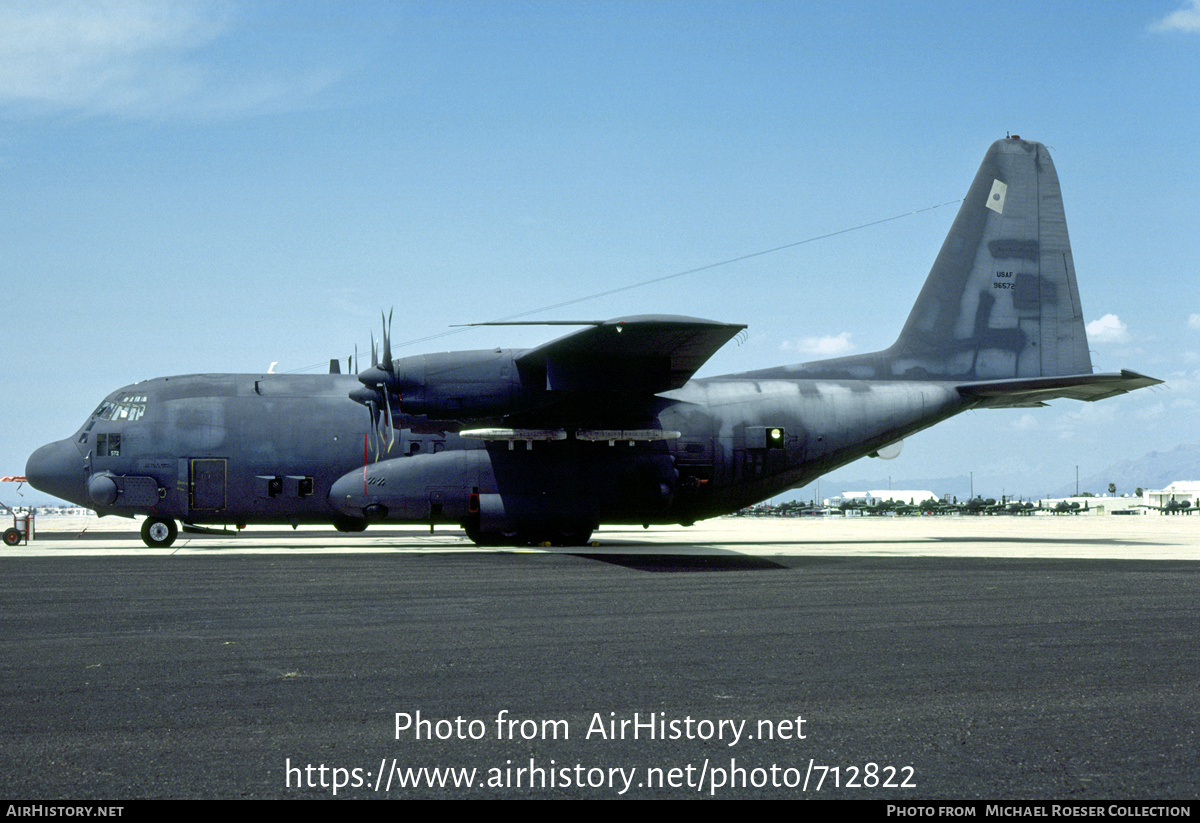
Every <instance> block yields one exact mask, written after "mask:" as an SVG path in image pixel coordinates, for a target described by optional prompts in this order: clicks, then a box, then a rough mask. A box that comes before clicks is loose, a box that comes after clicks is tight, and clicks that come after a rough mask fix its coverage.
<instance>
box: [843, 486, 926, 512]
mask: <svg viewBox="0 0 1200 823" xmlns="http://www.w3.org/2000/svg"><path fill="white" fill-rule="evenodd" d="M930 498H932V499H934V500H936V499H937V495H936V494H934V493H933V492H931V491H929V490H928V489H871V490H869V491H862V492H856V491H845V492H842V493H841V494H839V495H837V496H836V497H828V498H826V499H825V505H826V506H833V507H835V508H836V507H838V506H840V505H842V504H843V503H851V504H854V505H856V506H878V505H880V504H881V503H886V502H888V501H889V500H890V501H892V502H893V503H900V504H901V505H905V506H919V505H921V504H922V503H924V502H925V501H926V500H929V499H930Z"/></svg>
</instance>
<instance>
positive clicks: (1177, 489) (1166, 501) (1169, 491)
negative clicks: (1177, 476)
mask: <svg viewBox="0 0 1200 823" xmlns="http://www.w3.org/2000/svg"><path fill="white" fill-rule="evenodd" d="M1198 501H1200V480H1176V481H1175V482H1174V483H1172V484H1170V485H1169V486H1167V487H1166V488H1165V489H1159V490H1156V491H1150V490H1148V491H1145V492H1143V493H1142V503H1143V504H1145V505H1147V506H1151V507H1153V508H1155V509H1167V508H1169V507H1171V504H1172V503H1174V504H1175V506H1176V507H1178V506H1181V505H1182V504H1183V503H1187V504H1188V507H1187V508H1186V509H1181V510H1183V511H1191V510H1192V509H1195V508H1196V505H1197V502H1198Z"/></svg>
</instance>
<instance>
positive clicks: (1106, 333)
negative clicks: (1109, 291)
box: [1087, 314, 1131, 343]
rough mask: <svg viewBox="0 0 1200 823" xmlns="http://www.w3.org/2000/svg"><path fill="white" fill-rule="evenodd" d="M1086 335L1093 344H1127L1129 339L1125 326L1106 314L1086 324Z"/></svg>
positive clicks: (1112, 315)
mask: <svg viewBox="0 0 1200 823" xmlns="http://www.w3.org/2000/svg"><path fill="white" fill-rule="evenodd" d="M1087 335H1088V339H1089V340H1090V341H1092V342H1093V343H1128V342H1129V341H1130V339H1131V338H1130V336H1129V331H1128V329H1126V328H1125V324H1124V323H1122V322H1121V318H1119V317H1117V316H1116V315H1115V314H1106V315H1104V316H1103V317H1101V318H1100V319H1099V320H1093V321H1092V322H1091V323H1088V324H1087Z"/></svg>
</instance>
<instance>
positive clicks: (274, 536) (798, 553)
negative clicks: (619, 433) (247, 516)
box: [0, 516, 1200, 802]
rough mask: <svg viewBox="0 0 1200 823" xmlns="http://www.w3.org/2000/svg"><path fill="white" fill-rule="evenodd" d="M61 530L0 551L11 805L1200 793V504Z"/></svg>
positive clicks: (114, 525)
mask: <svg viewBox="0 0 1200 823" xmlns="http://www.w3.org/2000/svg"><path fill="white" fill-rule="evenodd" d="M51 520H52V518H43V519H41V520H40V521H39V523H38V528H39V532H40V533H41V535H42V537H43V538H44V539H41V540H38V541H36V542H35V543H32V544H30V545H29V546H28V547H25V546H21V547H18V548H11V549H8V548H6V549H3V550H0V575H3V585H0V615H2V617H0V619H2V620H3V626H4V631H3V633H2V635H0V716H2V717H3V718H4V720H3V722H0V795H2V796H5V797H10V798H25V799H29V800H36V801H48V800H55V801H61V800H82V799H103V800H114V801H118V800H123V799H130V798H139V797H176V798H190V797H214V798H271V797H282V798H327V797H333V796H334V790H335V787H336V789H337V797H339V798H341V797H362V798H366V797H394V798H406V797H478V798H493V797H533V798H542V797H619V796H624V797H644V798H659V797H709V796H715V797H725V798H729V797H745V798H765V797H807V798H814V799H815V798H828V797H835V798H886V799H889V800H892V799H894V800H925V799H972V800H974V799H1014V800H1016V799H1065V800H1074V801H1086V802H1092V801H1099V800H1104V799H1122V800H1124V799H1139V800H1141V799H1146V800H1163V799H1192V798H1195V797H1196V796H1197V795H1198V794H1200V771H1198V770H1197V765H1196V763H1197V761H1196V752H1197V751H1198V750H1200V715H1198V714H1197V712H1196V706H1198V705H1200V653H1198V651H1197V650H1198V649H1200V598H1197V591H1198V590H1200V563H1197V562H1196V560H1197V559H1200V518H1195V519H1193V518H1189V517H1156V516H1148V517H1126V518H1119V517H1062V518H1054V517H1040V518H1017V517H991V518H965V517H964V518H888V519H865V518H864V519H853V520H774V519H758V520H752V519H740V518H738V519H734V518H730V519H721V520H715V521H709V522H707V523H702V524H697V526H696V527H694V528H691V529H677V528H676V529H665V528H663V529H650V530H649V531H643V530H642V529H640V528H636V529H625V528H622V529H604V530H602V531H600V532H598V533H597V535H596V539H597V542H598V544H599V545H597V546H595V547H588V548H585V549H572V550H567V549H546V550H538V549H533V550H521V551H517V550H511V549H510V550H499V551H497V550H491V549H489V550H486V551H484V550H479V549H476V548H474V547H473V546H472V545H471V544H469V543H467V542H466V541H465V540H463V539H462V537H461V533H460V532H458V531H457V530H453V529H438V530H435V532H434V533H433V534H432V535H431V534H430V533H429V530H428V528H424V529H421V528H412V529H387V530H379V529H376V530H371V531H368V532H367V533H365V534H363V535H342V534H337V533H335V532H332V531H328V530H312V529H300V530H299V531H297V532H295V533H293V532H292V531H291V530H290V529H286V530H279V529H258V530H252V531H251V532H250V533H248V534H244V535H242V536H240V537H236V538H230V537H217V536H202V537H191V536H186V535H181V537H180V539H179V541H178V542H177V543H176V544H175V545H174V546H172V547H171V548H170V549H167V550H152V549H148V548H146V547H145V546H143V545H142V544H141V541H140V540H139V539H138V537H137V533H136V531H135V530H134V527H135V526H136V524H133V523H131V522H130V521H118V520H113V519H110V518H106V519H104V520H101V521H95V520H92V521H91V522H90V524H88V527H87V530H86V531H85V532H84V533H83V536H82V537H78V536H77V535H78V525H77V524H76V525H71V524H67V523H65V522H63V523H59V524H56V525H57V526H61V527H63V528H61V529H59V528H56V525H55V524H52V522H51ZM418 713H419V719H420V720H422V721H425V722H426V725H425V726H421V725H420V724H419V723H418V722H417V721H418ZM398 717H399V721H398ZM801 718H802V719H803V725H802V726H801V725H800V724H799V723H798V721H799V719H801ZM505 719H507V720H515V721H518V725H516V726H511V725H510V726H505V725H504V723H503V721H504V720H505ZM525 721H530V722H529V723H526V722H525ZM622 721H626V722H625V723H624V724H623V723H622ZM651 721H652V722H653V724H654V725H653V726H651ZM722 721H725V723H724V724H722ZM743 721H744V725H739V724H742V723H743ZM398 722H399V724H400V725H401V726H404V728H403V729H399V730H398V728H397V725H398ZM638 723H640V724H642V725H641V726H638V725H637V724H638ZM614 724H615V725H614ZM651 728H653V729H654V731H651ZM639 729H640V731H639ZM735 729H741V736H740V737H738V738H737V739H736V740H734V739H733V738H732V737H731V734H732V732H733V730H735ZM660 731H661V733H660ZM770 732H773V735H772V734H770ZM676 733H677V734H676ZM476 735H478V736H476ZM801 735H803V736H801ZM448 768H453V769H456V770H460V771H455V772H453V773H450V772H445V771H440V772H434V771H431V770H434V769H448ZM410 769H411V770H413V771H408V770H410ZM421 769H425V770H426V771H420V770H421ZM833 769H837V771H833ZM356 770H357V771H356ZM472 770H474V771H472ZM522 770H524V771H523V772H522ZM818 774H819V775H822V776H823V777H824V778H825V779H824V781H823V782H822V783H821V784H820V785H819V786H818V785H817V775H818ZM468 778H469V779H470V781H471V782H470V785H467V784H466V783H467V780H468ZM402 779H403V780H406V781H408V783H409V785H405V786H401V785H400V782H401V780H402ZM439 781H442V784H439ZM531 782H532V785H531Z"/></svg>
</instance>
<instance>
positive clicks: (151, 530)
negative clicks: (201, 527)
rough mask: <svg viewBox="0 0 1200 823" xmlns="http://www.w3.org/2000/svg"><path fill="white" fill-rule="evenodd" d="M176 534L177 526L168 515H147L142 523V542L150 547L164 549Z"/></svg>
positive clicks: (177, 532) (177, 531)
mask: <svg viewBox="0 0 1200 823" xmlns="http://www.w3.org/2000/svg"><path fill="white" fill-rule="evenodd" d="M178 535H179V528H178V527H177V526H176V525H175V521H174V520H172V519H170V518H169V517H166V518H164V517H147V518H146V520H145V522H143V523H142V542H144V543H145V544H146V545H147V546H149V547H150V548H152V549H165V548H166V547H167V546H170V545H171V544H172V543H174V542H175V538H176V537H177V536H178Z"/></svg>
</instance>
